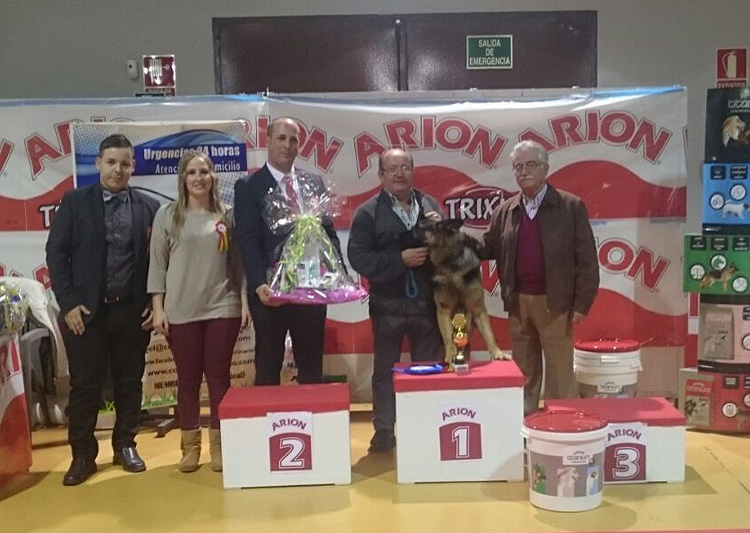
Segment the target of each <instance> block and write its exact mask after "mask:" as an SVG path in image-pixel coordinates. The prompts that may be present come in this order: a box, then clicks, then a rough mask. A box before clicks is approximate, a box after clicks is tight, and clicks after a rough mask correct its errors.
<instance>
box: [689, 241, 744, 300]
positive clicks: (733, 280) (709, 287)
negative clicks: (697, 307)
mask: <svg viewBox="0 0 750 533" xmlns="http://www.w3.org/2000/svg"><path fill="white" fill-rule="evenodd" d="M684 264H685V277H684V280H685V283H684V286H683V288H684V290H685V292H698V293H701V294H717V295H725V296H735V295H738V294H750V283H748V278H749V276H750V237H748V236H746V235H685V263H684Z"/></svg>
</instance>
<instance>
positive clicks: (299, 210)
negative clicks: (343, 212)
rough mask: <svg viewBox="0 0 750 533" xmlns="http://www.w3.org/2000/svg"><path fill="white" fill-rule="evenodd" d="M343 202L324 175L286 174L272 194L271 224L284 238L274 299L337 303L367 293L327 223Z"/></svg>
mask: <svg viewBox="0 0 750 533" xmlns="http://www.w3.org/2000/svg"><path fill="white" fill-rule="evenodd" d="M339 205H340V202H339V199H338V197H336V195H334V194H333V193H332V192H331V190H330V188H329V187H328V186H327V185H326V184H325V182H324V181H323V178H321V177H320V176H317V175H315V174H309V173H306V172H303V171H296V172H294V173H293V174H292V175H287V176H284V178H283V179H282V180H281V182H280V183H279V185H278V187H276V188H275V189H274V190H273V191H271V192H270V193H269V194H268V195H267V196H266V201H265V209H264V213H263V214H264V217H265V220H266V223H267V224H268V227H269V228H270V229H271V231H272V232H274V233H275V234H276V235H280V236H283V237H284V240H283V241H282V243H281V244H280V245H279V247H278V248H277V250H276V251H275V257H276V258H277V260H276V262H275V264H274V266H273V267H272V268H271V269H270V271H269V274H268V279H269V286H270V288H271V290H272V291H273V297H272V300H275V301H277V302H282V303H295V304H336V303H344V302H349V301H353V300H358V299H360V298H362V297H363V296H365V295H366V294H367V292H366V291H365V289H364V288H363V287H362V286H361V285H359V284H357V283H355V282H354V281H353V280H352V278H351V277H349V275H348V273H347V271H346V267H345V266H344V264H343V260H342V258H341V257H340V255H339V251H338V250H337V249H336V247H335V246H334V245H333V243H332V242H331V239H330V237H329V236H328V234H327V233H326V230H325V227H324V224H330V223H331V221H332V219H333V218H334V217H335V216H336V215H337V210H338V207H339Z"/></svg>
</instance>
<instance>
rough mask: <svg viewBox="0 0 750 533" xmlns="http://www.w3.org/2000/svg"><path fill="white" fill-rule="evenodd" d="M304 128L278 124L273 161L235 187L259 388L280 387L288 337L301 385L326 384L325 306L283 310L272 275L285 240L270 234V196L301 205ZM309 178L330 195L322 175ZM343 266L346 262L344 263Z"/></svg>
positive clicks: (327, 225) (328, 226) (327, 224)
mask: <svg viewBox="0 0 750 533" xmlns="http://www.w3.org/2000/svg"><path fill="white" fill-rule="evenodd" d="M299 133H300V130H299V126H298V125H297V123H296V122H295V121H294V120H292V119H291V118H287V117H282V118H277V119H275V120H274V121H273V122H272V123H271V124H270V125H269V126H268V130H267V132H266V137H267V144H268V161H267V162H266V164H265V165H263V167H261V168H260V170H258V171H257V172H255V173H253V174H252V175H250V176H246V177H244V178H242V179H240V180H237V183H235V186H234V217H235V235H236V237H237V239H238V242H239V243H240V247H241V249H242V261H243V264H244V267H245V276H246V277H247V291H248V301H249V303H250V312H251V314H252V316H253V325H254V327H255V384H256V385H278V384H279V382H280V379H281V378H280V372H281V367H282V363H283V361H284V341H285V339H286V334H287V332H289V335H290V336H291V338H292V347H293V349H294V359H295V362H296V363H297V368H298V374H297V380H298V381H299V382H300V383H320V382H322V381H323V340H324V339H323V334H324V330H325V321H326V306H325V305H298V304H283V305H279V304H278V303H275V302H274V301H273V300H272V299H271V288H270V286H269V280H268V270H269V268H271V267H273V266H274V263H275V262H276V261H277V260H278V253H279V251H280V250H279V246H280V245H282V243H283V242H284V239H285V237H286V236H285V235H277V234H275V233H274V232H272V231H271V228H270V227H269V225H268V222H267V221H266V220H265V219H264V217H263V212H264V209H265V202H266V198H267V196H268V195H269V193H271V192H273V191H274V190H275V189H277V188H279V187H280V188H281V189H282V190H283V191H285V192H284V196H285V197H286V198H287V200H288V201H290V202H292V201H296V200H295V197H296V196H297V195H298V194H299V181H298V177H297V175H296V173H295V169H294V160H295V159H296V157H297V153H298V152H299ZM307 179H309V180H315V181H317V182H318V184H319V189H320V190H321V194H322V192H323V191H325V186H324V184H323V180H322V178H321V177H320V176H317V175H312V174H308V175H307ZM323 228H324V229H325V232H326V234H327V235H328V237H329V238H330V239H331V243H332V244H333V246H334V248H335V250H336V253H337V254H339V256H340V255H341V250H340V247H341V245H340V244H339V238H338V236H337V235H336V230H335V229H334V227H333V224H332V222H331V221H330V220H325V221H324V222H323ZM341 263H342V264H343V261H342V262H341Z"/></svg>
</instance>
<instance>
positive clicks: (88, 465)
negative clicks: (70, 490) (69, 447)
mask: <svg viewBox="0 0 750 533" xmlns="http://www.w3.org/2000/svg"><path fill="white" fill-rule="evenodd" d="M95 473H96V463H95V462H94V460H93V459H81V458H76V459H73V462H71V463H70V468H68V471H67V472H65V475H64V476H63V485H65V486H68V487H70V486H73V485H80V484H81V483H83V482H84V481H86V480H87V479H88V478H90V477H91V476H93V475H94V474H95Z"/></svg>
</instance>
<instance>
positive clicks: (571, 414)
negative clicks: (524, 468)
mask: <svg viewBox="0 0 750 533" xmlns="http://www.w3.org/2000/svg"><path fill="white" fill-rule="evenodd" d="M521 434H522V435H523V436H524V437H525V438H526V448H527V453H528V461H527V462H528V468H529V469H528V476H529V501H531V503H532V505H534V506H536V507H539V508H541V509H547V510H549V511H565V512H574V511H588V510H590V509H595V508H596V507H598V506H599V505H600V504H601V503H602V486H603V476H602V474H603V473H604V448H605V442H604V441H605V439H606V436H607V419H606V418H604V417H603V416H600V415H594V414H590V413H584V412H582V411H541V412H539V413H534V414H532V415H529V416H527V417H526V419H525V420H524V425H523V429H522V430H521Z"/></svg>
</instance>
